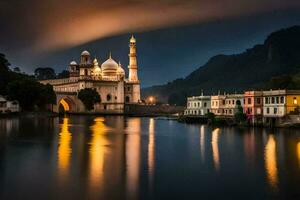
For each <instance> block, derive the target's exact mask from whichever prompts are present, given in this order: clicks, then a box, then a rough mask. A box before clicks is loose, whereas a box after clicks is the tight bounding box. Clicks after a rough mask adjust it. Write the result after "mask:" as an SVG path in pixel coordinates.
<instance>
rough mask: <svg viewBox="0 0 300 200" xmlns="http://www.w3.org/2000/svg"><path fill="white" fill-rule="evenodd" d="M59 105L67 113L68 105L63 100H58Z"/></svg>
mask: <svg viewBox="0 0 300 200" xmlns="http://www.w3.org/2000/svg"><path fill="white" fill-rule="evenodd" d="M59 104H61V105H62V106H63V108H64V110H65V111H69V110H70V106H69V104H68V103H67V102H66V101H65V100H64V99H62V100H60V102H59Z"/></svg>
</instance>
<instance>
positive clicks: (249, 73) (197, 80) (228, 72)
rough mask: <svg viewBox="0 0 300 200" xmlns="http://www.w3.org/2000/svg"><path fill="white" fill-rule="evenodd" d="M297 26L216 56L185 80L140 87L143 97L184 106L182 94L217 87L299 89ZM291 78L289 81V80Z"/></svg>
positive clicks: (212, 91)
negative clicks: (251, 44) (260, 42)
mask: <svg viewBox="0 0 300 200" xmlns="http://www.w3.org/2000/svg"><path fill="white" fill-rule="evenodd" d="M299 35H300V26H294V27H291V28H288V29H283V30H280V31H277V32H274V33H272V34H271V35H270V36H269V37H268V38H267V39H266V41H265V42H264V44H261V45H256V46H254V47H253V48H251V49H248V50H246V51H245V52H244V53H241V54H237V55H217V56H214V57H213V58H211V59H210V60H209V61H208V62H207V63H206V64H205V65H204V66H202V67H199V68H198V69H197V70H195V71H194V72H192V73H191V74H190V75H189V76H187V77H186V78H184V79H177V80H175V81H172V82H170V83H168V84H166V85H160V86H153V87H150V88H146V89H144V90H143V95H144V96H150V95H151V96H156V98H158V99H159V100H164V101H169V102H170V103H174V104H179V105H184V104H185V100H186V98H185V96H191V95H199V94H200V92H201V90H202V89H203V90H204V92H205V94H216V93H217V92H218V91H219V90H223V91H226V92H242V91H243V90H247V89H263V88H273V89H276V88H291V89H293V88H300V87H299V75H298V76H294V75H293V74H297V73H300V56H299V55H300V37H299ZM290 77H292V80H289V79H290Z"/></svg>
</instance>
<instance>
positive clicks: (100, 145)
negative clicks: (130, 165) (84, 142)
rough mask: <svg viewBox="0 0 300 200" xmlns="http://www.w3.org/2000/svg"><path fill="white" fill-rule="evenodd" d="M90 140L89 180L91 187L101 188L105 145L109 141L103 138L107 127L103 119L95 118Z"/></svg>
mask: <svg viewBox="0 0 300 200" xmlns="http://www.w3.org/2000/svg"><path fill="white" fill-rule="evenodd" d="M91 130H92V138H91V142H90V148H89V162H90V164H89V166H90V169H89V179H90V184H91V187H101V185H102V184H103V182H102V178H103V170H104V169H103V167H104V156H105V153H106V151H107V149H106V147H105V146H106V145H108V144H109V141H108V140H107V139H106V137H105V135H104V134H105V133H106V131H107V127H106V126H105V124H104V118H102V117H97V118H96V119H95V120H94V125H93V126H92V127H91Z"/></svg>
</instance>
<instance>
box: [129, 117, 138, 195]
mask: <svg viewBox="0 0 300 200" xmlns="http://www.w3.org/2000/svg"><path fill="white" fill-rule="evenodd" d="M126 132H127V138H126V167H127V171H126V177H127V179H126V185H127V191H128V194H129V195H130V196H129V199H133V198H135V196H134V195H135V194H137V191H138V186H139V175H140V158H141V156H140V148H141V135H140V134H141V119H140V118H129V119H128V124H127V129H126Z"/></svg>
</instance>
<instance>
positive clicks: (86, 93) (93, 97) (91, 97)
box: [78, 88, 101, 110]
mask: <svg viewBox="0 0 300 200" xmlns="http://www.w3.org/2000/svg"><path fill="white" fill-rule="evenodd" d="M78 98H79V99H80V100H81V101H82V103H83V104H84V106H85V108H86V109H87V110H93V109H94V104H96V103H100V101H101V99H100V96H99V94H98V92H97V91H96V90H95V89H92V88H85V89H82V90H80V91H79V93H78Z"/></svg>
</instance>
